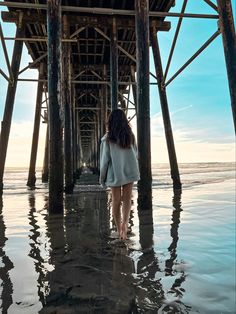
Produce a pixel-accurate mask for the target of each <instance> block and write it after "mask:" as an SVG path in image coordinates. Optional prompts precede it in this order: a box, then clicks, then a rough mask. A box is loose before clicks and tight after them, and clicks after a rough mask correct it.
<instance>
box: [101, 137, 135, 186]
mask: <svg viewBox="0 0 236 314" xmlns="http://www.w3.org/2000/svg"><path fill="white" fill-rule="evenodd" d="M139 179H140V175H139V167H138V159H137V147H136V145H131V147H130V148H121V147H120V146H119V145H117V144H114V143H110V142H108V141H107V135H104V136H103V138H102V139H101V145H100V179H99V182H100V184H102V185H103V186H109V187H113V186H122V185H124V184H127V183H130V182H135V181H138V180H139Z"/></svg>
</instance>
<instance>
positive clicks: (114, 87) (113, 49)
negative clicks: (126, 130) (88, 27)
mask: <svg viewBox="0 0 236 314" xmlns="http://www.w3.org/2000/svg"><path fill="white" fill-rule="evenodd" d="M110 44H111V46H110V69H111V75H110V77H111V108H112V110H114V109H116V108H117V106H118V47H117V26H116V19H115V18H114V19H113V24H112V29H111V42H110Z"/></svg>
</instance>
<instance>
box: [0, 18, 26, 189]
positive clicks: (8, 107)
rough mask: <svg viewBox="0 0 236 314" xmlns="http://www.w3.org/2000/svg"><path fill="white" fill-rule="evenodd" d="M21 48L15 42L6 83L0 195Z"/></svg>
mask: <svg viewBox="0 0 236 314" xmlns="http://www.w3.org/2000/svg"><path fill="white" fill-rule="evenodd" d="M17 37H24V26H23V24H22V22H21V21H20V22H19V23H18V25H17V29H16V36H15V38H17ZM22 48H23V42H21V41H15V43H14V48H13V54H12V62H11V71H12V75H13V82H9V83H8V88H7V96H6V102H5V109H4V114H3V120H2V125H1V135H0V193H1V192H2V189H3V174H4V168H5V161H6V155H7V147H8V140H9V134H10V129H11V121H12V113H13V107H14V100H15V94H16V87H17V79H18V73H19V68H20V62H21V55H22Z"/></svg>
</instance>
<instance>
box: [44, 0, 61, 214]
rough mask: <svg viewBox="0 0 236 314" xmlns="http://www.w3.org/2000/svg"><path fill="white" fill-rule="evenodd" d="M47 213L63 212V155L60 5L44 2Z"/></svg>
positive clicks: (55, 1) (54, 0) (51, 1)
mask: <svg viewBox="0 0 236 314" xmlns="http://www.w3.org/2000/svg"><path fill="white" fill-rule="evenodd" d="M47 5H48V6H47V9H48V10H47V30H48V111H49V121H48V122H49V212H51V213H53V212H62V211H63V176H64V171H63V168H64V167H63V164H64V163H63V153H62V117H61V109H62V108H61V1H60V0H48V2H47Z"/></svg>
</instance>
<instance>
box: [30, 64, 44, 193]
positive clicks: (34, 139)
mask: <svg viewBox="0 0 236 314" xmlns="http://www.w3.org/2000/svg"><path fill="white" fill-rule="evenodd" d="M43 75H44V65H43V63H41V64H40V66H39V75H38V77H39V79H42V78H43ZM42 95H43V83H42V82H40V81H39V82H38V90H37V98H36V106H35V115H34V130H33V137H32V146H31V155H30V166H29V174H28V181H27V186H29V187H34V186H35V182H36V160H37V151H38V140H39V129H40V118H41V103H42Z"/></svg>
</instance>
